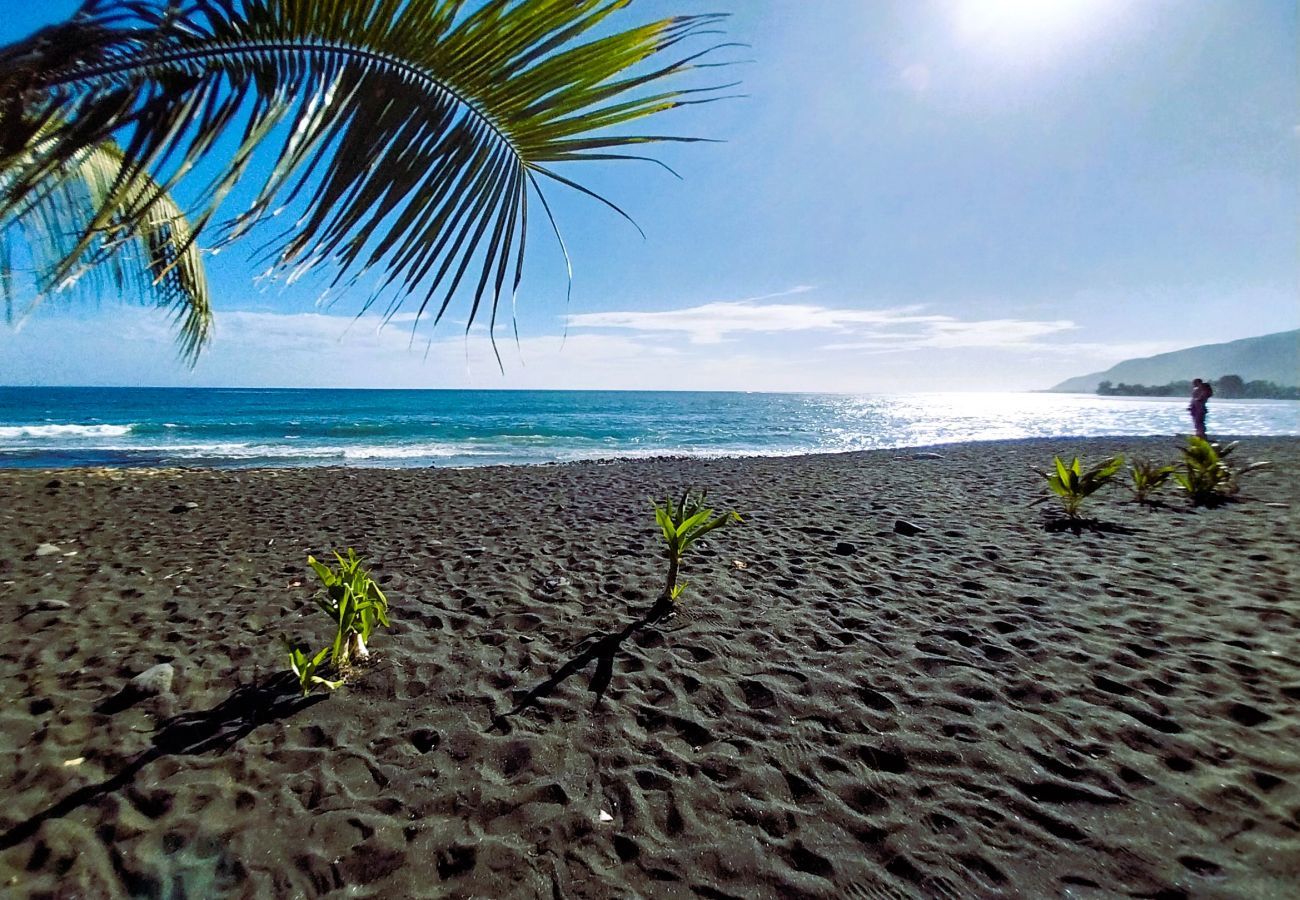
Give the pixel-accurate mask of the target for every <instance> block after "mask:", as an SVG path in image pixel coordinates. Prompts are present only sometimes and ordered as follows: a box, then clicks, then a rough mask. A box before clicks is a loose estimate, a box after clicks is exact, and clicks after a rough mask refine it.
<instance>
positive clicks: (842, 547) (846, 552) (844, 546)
mask: <svg viewBox="0 0 1300 900" xmlns="http://www.w3.org/2000/svg"><path fill="white" fill-rule="evenodd" d="M835 552H836V553H838V554H839V555H840V556H852V555H853V554H854V553H857V552H858V548H857V547H855V546H854V545H853V544H850V543H849V542H848V541H840V542H839V543H838V544H836V545H835Z"/></svg>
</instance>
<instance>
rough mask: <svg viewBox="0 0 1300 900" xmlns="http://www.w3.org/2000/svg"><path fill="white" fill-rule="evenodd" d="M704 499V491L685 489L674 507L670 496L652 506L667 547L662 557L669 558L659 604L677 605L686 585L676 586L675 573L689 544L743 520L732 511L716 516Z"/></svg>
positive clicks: (683, 583) (684, 583)
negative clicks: (715, 530) (697, 491)
mask: <svg viewBox="0 0 1300 900" xmlns="http://www.w3.org/2000/svg"><path fill="white" fill-rule="evenodd" d="M705 496H706V492H704V491H701V492H700V493H699V494H694V493H692V492H691V489H690V488H687V489H686V490H685V491H684V492H683V493H682V499H681V501H680V502H678V503H677V504H676V505H674V504H673V500H672V498H671V497H667V498H665V499H664V505H663V506H660V505H659V504H658V503H655V504H654V508H655V521H656V522H658V523H659V528H660V530H661V531H663V535H664V541H665V542H666V544H667V547H666V548H665V550H664V555H665V556H667V557H668V578H667V580H666V582H665V584H664V590H663V593H662V594H661V595H660V597H659V600H660V602H661V603H676V602H677V598H678V597H680V596H681V595H682V591H684V590H686V582H684V581H683V582H682V583H681V584H678V583H677V574H678V572H679V570H680V568H681V564H682V556H684V555H685V553H686V550H687V548H689V547H690V546H691V544H693V543H695V542H696V541H697V540H699V539H700V538H702V537H704V535H706V534H708V533H709V532H710V531H712V530H713V529H715V528H721V527H722V526H723V525H726V524H727V523H728V522H741V521H744V520H743V519H741V518H740V515H739V514H738V513H737V512H736V511H735V510H731V511H730V512H726V513H720V514H718V515H716V516H715V515H714V514H713V509H712V508H710V507H706V506H705V505H704V499H705Z"/></svg>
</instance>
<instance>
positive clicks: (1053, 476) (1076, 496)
mask: <svg viewBox="0 0 1300 900" xmlns="http://www.w3.org/2000/svg"><path fill="white" fill-rule="evenodd" d="M1052 460H1053V462H1054V463H1055V469H1054V470H1053V471H1051V472H1044V471H1043V470H1041V469H1034V471H1035V472H1037V473H1038V474H1039V475H1041V476H1043V477H1044V478H1045V479H1047V486H1048V488H1049V489H1051V491H1052V494H1053V495H1055V496H1056V497H1058V498H1059V499H1060V501H1061V506H1062V507H1064V509H1065V515H1066V517H1067V518H1069V519H1070V520H1071V521H1077V520H1078V519H1079V508H1080V507H1081V506H1082V505H1083V501H1084V500H1086V499H1088V497H1090V496H1092V495H1093V494H1095V493H1096V492H1097V491H1099V490H1101V489H1102V488H1104V487H1105V486H1106V485H1108V484H1110V483H1111V482H1112V481H1113V480H1114V479H1115V476H1116V475H1117V474H1118V473H1119V470H1120V467H1121V466H1123V465H1124V457H1122V456H1112V457H1111V458H1110V459H1106V460H1103V461H1101V462H1100V463H1098V464H1097V465H1095V466H1093V467H1092V468H1091V469H1088V470H1087V471H1086V472H1085V471H1084V470H1083V464H1082V462H1080V460H1079V458H1078V457H1077V456H1076V457H1074V459H1073V460H1072V461H1071V462H1070V464H1069V465H1068V466H1067V465H1066V464H1065V463H1064V462H1063V461H1062V460H1061V458H1060V457H1059V456H1054V457H1052ZM1050 499H1051V496H1047V497H1043V498H1041V499H1039V500H1036V501H1035V502H1034V504H1030V505H1035V504H1037V503H1045V502H1046V501H1048V500H1050Z"/></svg>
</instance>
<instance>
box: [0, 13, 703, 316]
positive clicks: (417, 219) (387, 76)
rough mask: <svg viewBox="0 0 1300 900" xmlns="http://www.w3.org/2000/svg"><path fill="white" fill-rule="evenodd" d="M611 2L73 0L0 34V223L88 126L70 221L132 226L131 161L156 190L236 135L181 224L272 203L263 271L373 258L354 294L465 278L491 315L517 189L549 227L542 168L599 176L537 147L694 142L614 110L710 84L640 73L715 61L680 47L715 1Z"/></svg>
mask: <svg viewBox="0 0 1300 900" xmlns="http://www.w3.org/2000/svg"><path fill="white" fill-rule="evenodd" d="M627 5H628V0H485V2H482V3H481V4H479V5H477V6H475V7H474V8H472V9H471V8H469V5H468V4H467V3H465V2H464V0H332V2H329V3H325V2H320V0H136V2H133V3H130V4H124V3H120V2H113V0H86V2H85V3H84V4H83V6H82V8H81V11H80V12H79V13H78V14H77V16H76V17H75V18H74V19H73V20H72V21H71V22H69V23H67V24H66V25H64V26H60V27H58V28H55V29H47V30H46V31H45V32H42V33H40V34H38V35H35V36H33V37H32V38H29V39H27V40H26V41H24V42H20V43H19V44H15V45H12V46H10V47H7V48H3V49H0V134H3V137H2V138H0V173H3V174H4V177H5V182H4V190H3V191H0V221H3V220H6V219H7V218H12V217H14V216H16V215H17V214H18V213H19V212H20V211H21V210H22V209H23V207H22V204H23V203H24V202H25V198H26V197H28V196H29V195H30V194H31V193H32V192H35V191H38V190H40V189H41V186H42V185H43V184H45V183H46V181H47V179H49V178H50V177H51V173H53V172H57V171H60V170H62V169H63V168H65V167H66V166H67V164H68V161H69V160H72V159H75V158H76V157H77V155H78V154H81V153H84V152H85V151H86V148H87V147H93V146H99V145H100V144H102V143H103V142H104V141H105V140H107V139H110V138H113V137H115V136H121V138H122V140H121V144H122V165H121V169H120V173H119V175H118V177H117V178H116V179H115V180H114V181H113V182H112V183H111V184H110V185H109V189H108V191H107V196H106V198H105V200H104V202H103V203H102V204H101V205H100V208H99V209H98V210H97V211H96V213H95V214H94V215H93V216H90V217H89V219H88V221H87V222H86V223H85V227H84V229H82V230H81V234H82V235H83V236H85V235H94V234H97V233H98V232H99V231H100V230H102V229H103V228H104V227H105V226H106V224H107V223H110V222H113V221H115V220H116V219H120V218H121V216H122V211H123V210H124V209H126V210H130V211H131V212H132V213H134V215H135V219H132V220H130V221H128V222H127V223H126V224H127V225H135V226H137V227H139V226H140V223H141V222H143V221H144V220H145V218H146V217H147V216H148V215H150V214H152V213H153V210H152V208H151V207H152V205H153V204H152V203H140V202H132V203H127V202H125V201H126V200H128V199H131V198H133V197H135V194H134V188H133V187H132V185H134V184H136V180H137V179H138V178H140V177H141V176H143V175H144V174H145V173H150V175H151V176H152V177H153V178H154V179H155V180H156V185H157V188H158V191H157V192H156V193H157V195H158V196H165V195H166V194H168V193H169V192H171V191H172V190H173V189H174V188H175V187H176V185H177V184H178V183H179V181H180V180H181V178H182V177H183V176H184V175H186V173H188V172H189V171H190V170H191V169H193V168H194V167H195V166H197V165H199V164H200V163H202V162H203V161H204V160H207V159H210V158H211V157H213V156H214V155H215V154H217V153H218V148H221V151H222V152H223V153H229V149H228V148H229V147H230V146H232V145H233V146H234V147H235V149H234V152H233V154H231V155H229V156H223V158H222V159H221V162H222V163H223V165H222V167H221V169H220V172H219V174H218V175H217V176H216V177H215V178H213V179H212V180H211V181H210V182H209V183H208V184H206V185H204V186H203V188H202V190H201V191H200V197H199V202H198V203H197V205H196V209H195V210H194V215H193V217H192V219H193V222H194V227H193V233H192V234H191V235H189V237H190V238H191V240H195V239H197V237H198V236H199V235H200V234H201V233H204V232H205V231H206V230H209V229H212V230H214V231H215V234H216V237H217V244H218V245H220V244H222V243H225V242H228V241H231V240H235V239H237V238H239V237H242V236H244V235H245V234H247V233H248V232H249V231H250V230H251V229H253V228H254V227H256V226H258V225H261V224H263V223H265V222H267V221H268V220H269V219H270V218H271V217H272V216H273V215H275V214H276V213H277V212H278V211H279V210H281V209H282V208H286V207H287V208H290V209H292V211H293V213H294V215H293V223H292V225H291V226H290V227H288V228H281V229H279V230H277V231H276V232H275V233H274V234H273V235H270V236H269V237H268V239H267V241H266V243H265V245H264V247H263V248H262V250H261V251H260V254H259V258H261V259H263V260H264V261H265V263H266V264H267V265H268V267H269V270H270V271H272V272H274V273H277V274H279V275H282V276H285V277H287V278H290V279H292V278H294V277H296V276H298V275H300V274H302V273H304V272H306V271H309V270H312V269H316V268H320V267H324V266H329V267H331V268H332V269H333V270H334V273H335V275H334V279H333V285H332V286H333V288H334V289H335V290H337V291H341V290H345V289H347V288H350V287H353V286H355V285H356V284H357V283H358V281H359V279H360V278H361V277H362V275H363V274H364V273H366V272H367V271H368V270H371V269H372V268H373V269H376V270H377V271H376V273H375V275H376V278H375V284H374V285H372V286H371V287H370V289H369V290H370V293H369V296H368V299H367V300H366V301H365V303H364V305H363V307H362V308H363V310H364V309H368V308H370V307H371V306H372V305H373V304H375V303H381V304H382V305H384V306H385V308H386V309H387V311H388V315H390V316H391V315H392V314H393V313H394V312H395V311H396V310H397V309H399V308H400V307H401V306H402V305H403V304H404V303H406V302H408V301H414V302H415V303H416V304H417V305H418V306H417V308H418V311H419V314H418V315H417V317H416V319H417V323H418V321H419V317H420V315H423V314H424V313H425V312H426V311H428V310H429V309H430V307H432V309H433V310H435V313H434V317H435V322H436V320H437V319H439V318H441V317H442V316H443V315H444V314H445V312H446V311H447V309H448V308H449V305H450V304H451V303H452V302H453V300H455V299H456V298H458V297H461V298H464V299H465V300H466V301H467V303H468V306H469V312H468V319H469V324H472V323H473V321H474V320H475V318H476V317H477V316H478V315H479V314H480V311H481V310H482V309H487V310H489V311H490V317H491V327H490V329H489V330H490V331H491V332H492V333H493V335H494V336H495V324H496V320H497V312H498V307H499V304H500V302H501V299H502V297H503V296H505V295H507V294H508V295H509V297H510V298H511V302H512V307H513V300H514V297H515V295H516V292H517V290H518V286H519V283H520V278H521V275H522V265H523V258H524V231H525V229H526V225H527V205H528V199H529V196H530V195H533V196H536V197H538V198H539V199H540V200H541V201H542V206H543V211H544V212H545V213H546V218H547V219H548V220H549V221H550V223H551V225H552V227H553V228H554V229H555V230H556V234H557V237H558V228H557V227H556V224H555V222H554V219H553V217H552V215H551V211H550V207H549V204H547V202H546V198H545V196H543V195H542V194H541V190H540V188H539V183H538V177H539V176H540V177H542V178H546V179H549V180H552V181H556V182H558V183H561V184H564V185H566V186H569V187H572V188H575V189H577V190H579V191H582V192H584V193H587V194H591V195H592V196H597V195H595V194H594V193H592V192H590V191H589V190H587V189H586V188H584V187H582V186H581V185H580V184H578V183H577V182H576V181H573V180H572V179H569V178H567V177H565V176H562V175H559V174H558V173H556V172H555V171H553V170H552V169H551V168H549V166H551V165H553V164H558V163H564V162H573V161H583V160H608V159H616V158H634V156H633V154H627V153H620V152H618V151H619V150H620V149H621V148H627V147H632V146H638V145H641V144H647V143H659V142H664V141H686V140H695V139H694V138H684V137H677V136H672V135H662V134H628V133H625V127H626V126H628V125H629V124H631V123H633V122H636V121H638V120H640V119H643V118H645V117H647V116H651V115H655V114H657V113H661V112H665V111H668V110H671V109H674V108H678V107H681V106H684V105H687V104H693V103H698V102H703V101H705V100H708V99H710V98H712V97H716V94H715V93H714V92H716V91H717V90H718V89H720V88H721V87H724V86H723V85H719V86H716V87H696V88H688V89H687V88H684V89H676V90H666V91H665V90H661V89H656V90H647V88H648V86H650V85H658V83H659V82H661V81H662V80H664V79H667V78H672V77H676V76H679V75H682V74H684V73H687V72H690V71H692V70H695V69H703V68H706V67H709V66H712V65H715V64H714V63H711V62H706V61H704V58H705V57H706V55H707V54H710V53H712V52H713V51H715V50H716V49H718V48H720V47H724V46H729V45H726V44H713V45H711V46H705V47H703V48H702V49H698V50H696V51H695V52H691V53H685V54H684V55H674V54H677V53H681V52H682V51H679V50H676V49H675V48H677V47H678V45H680V44H683V42H686V41H690V40H692V39H698V38H701V37H705V38H707V36H708V35H712V34H716V28H715V26H716V25H717V23H718V22H720V21H721V19H722V18H723V17H721V16H719V15H689V16H675V17H671V18H666V19H662V20H659V21H656V22H650V23H644V24H640V25H636V26H634V27H631V28H626V29H624V30H613V29H612V27H611V23H610V21H608V20H610V19H611V18H613V17H614V16H615V15H616V14H618V13H621V12H622V11H623V10H624V8H625V7H626V6H627ZM665 58H667V59H668V61H667V62H659V60H662V59H665ZM701 95H702V96H701ZM38 132H43V133H47V134H48V139H47V140H45V141H44V142H43V143H42V145H41V151H40V153H38V154H36V155H34V156H32V157H30V158H29V157H25V156H23V155H22V154H18V153H14V152H12V146H13V142H14V138H13V135H22V134H36V133H38ZM277 145H278V147H277ZM259 156H264V157H266V158H268V159H269V164H268V165H267V166H265V167H263V169H264V171H266V172H267V175H266V177H265V180H264V182H263V183H262V184H261V186H260V189H259V190H258V191H257V193H256V196H255V197H254V199H253V201H252V202H251V204H250V205H249V207H248V208H247V209H245V210H242V211H240V212H239V213H238V214H236V215H234V216H229V217H226V218H225V219H224V220H219V219H218V209H219V207H221V205H222V202H223V200H225V198H226V197H227V195H228V193H229V192H230V190H231V189H232V187H233V186H234V185H235V183H236V182H237V181H239V180H240V179H243V178H246V177H247V176H248V173H249V172H250V171H252V170H253V160H254V159H255V158H258V157H259ZM209 168H211V167H209ZM597 199H599V200H601V201H602V202H605V203H607V204H608V205H610V206H611V207H613V208H614V209H618V207H617V206H615V205H614V204H613V203H610V202H609V201H607V200H605V198H603V197H598V196H597ZM155 202H161V201H155ZM620 212H621V210H620ZM214 222H217V223H219V225H214V224H213V223H214ZM561 246H563V244H562V241H561ZM565 255H566V262H567V251H566V252H565ZM6 258H7V257H5V256H3V255H0V265H6V262H5V260H6ZM512 318H513V312H512ZM413 327H414V326H413ZM187 339H188V336H187Z"/></svg>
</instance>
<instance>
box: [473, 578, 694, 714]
mask: <svg viewBox="0 0 1300 900" xmlns="http://www.w3.org/2000/svg"><path fill="white" fill-rule="evenodd" d="M674 612H676V606H675V605H674V604H673V603H672V602H671V601H664V600H660V601H659V602H657V603H656V604H655V605H654V606H652V607H651V608H650V609H649V610H648V611H646V613H645V614H644V615H642V616H641V617H640V618H638V619H636V620H635V621H633V622H630V623H628V625H626V626H625V627H624V628H623V629H621V630H620V631H611V632H608V633H606V634H601V633H600V632H598V631H595V632H592V633H591V634H589V635H587V636H586V637H584V638H583V639H582V640H580V641H578V643H577V644H575V645H574V646H575V648H581V649H580V651H579V653H578V655H577V656H575V657H573V659H571V660H569V661H568V662H566V663H565V664H564V665H562V666H560V668H559V669H558V670H557V671H556V672H555V674H554V675H552V676H551V677H550V678H548V679H546V680H545V681H543V682H542V683H541V684H539V685H537V687H535V688H533V689H532V690H531V691H529V692H528V693H527V694H525V695H524V696H523V697H522V698H521V699H520V700H519V702H517V703H516V704H515V705H514V707H513V708H512V709H511V710H510V711H509V712H505V713H501V714H499V715H495V716H493V717H492V724H491V725H490V726H489V727H488V731H498V730H499V731H501V732H502V733H509V731H510V723H509V722H508V721H507V720H508V719H509V718H510V717H511V716H515V715H518V714H519V713H521V712H524V711H525V710H527V709H529V708H531V707H534V706H536V705H537V704H538V703H540V702H541V701H542V700H543V699H545V698H546V697H548V696H550V695H551V694H552V693H553V692H554V691H555V689H556V688H558V687H559V686H560V685H561V684H563V683H564V682H565V681H567V680H568V679H569V678H571V677H572V676H574V675H576V674H577V673H578V672H581V671H582V670H583V669H585V668H586V667H587V664H588V663H590V662H591V661H592V660H595V661H596V671H595V672H594V673H592V676H591V681H590V682H589V684H588V687H589V688H590V689H591V692H592V693H593V694H595V695H596V699H595V700H593V701H592V704H591V707H592V709H595V708H596V707H598V706H600V703H601V701H602V700H603V699H604V697H605V691H606V690H607V689H608V688H609V683H610V681H611V680H612V679H613V677H614V660H615V658H616V657H617V656H618V651H619V650H620V649H621V648H622V646H623V642H624V641H626V640H627V639H628V638H630V637H632V635H634V634H636V633H637V632H638V631H641V630H642V629H644V628H649V627H650V626H652V625H657V624H659V623H660V622H662V621H664V620H665V619H667V618H669V617H670V616H671V615H672V614H673V613H674Z"/></svg>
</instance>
